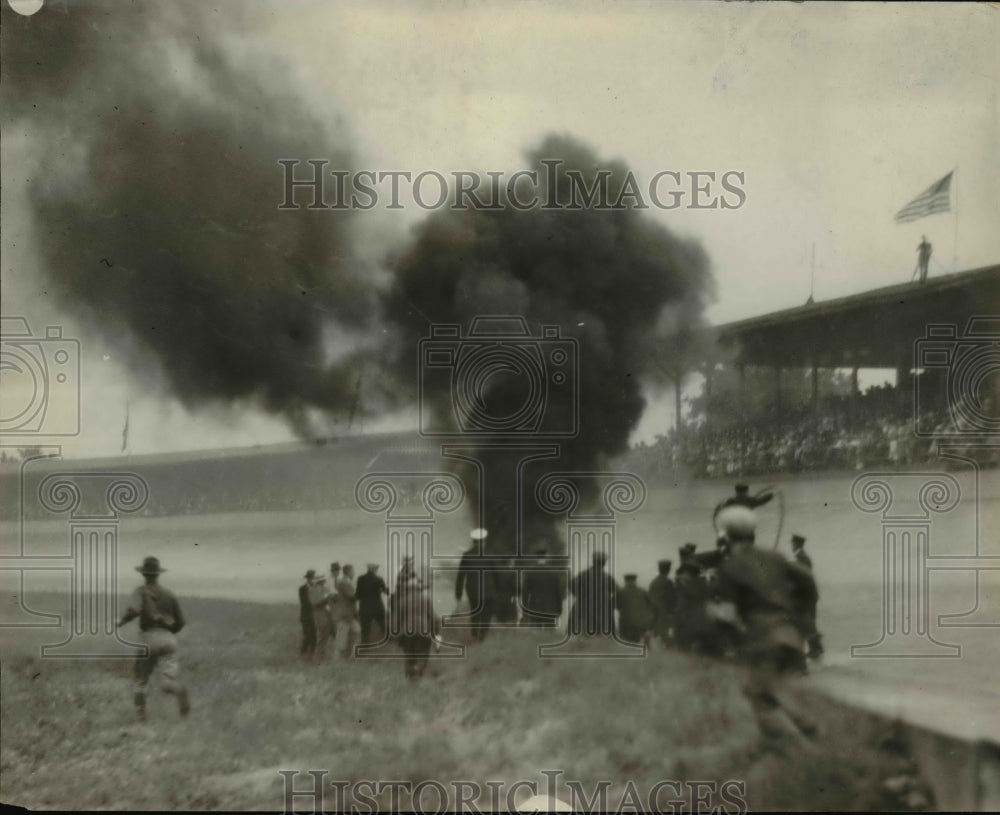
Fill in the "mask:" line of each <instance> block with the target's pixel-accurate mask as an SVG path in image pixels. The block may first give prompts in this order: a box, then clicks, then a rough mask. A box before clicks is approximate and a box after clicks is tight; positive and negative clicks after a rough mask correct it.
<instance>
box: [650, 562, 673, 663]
mask: <svg viewBox="0 0 1000 815" xmlns="http://www.w3.org/2000/svg"><path fill="white" fill-rule="evenodd" d="M672 565H673V564H672V563H671V562H670V561H669V560H661V561H660V562H659V563H658V564H657V568H658V569H659V574H657V575H656V577H654V578H653V579H652V581H650V584H649V599H650V600H652V601H653V607H654V608H655V609H656V622H655V623H654V624H653V633H654V634H656V636H658V637H659V638H660V641H661V642H662V643H663V644H664V645H667V644H669V643H670V641H671V639H672V637H673V628H674V615H675V614H676V611H677V587H676V586H675V585H674V581H673V580H671V579H670V568H671V566H672Z"/></svg>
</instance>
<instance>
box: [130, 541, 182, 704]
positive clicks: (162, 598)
mask: <svg viewBox="0 0 1000 815" xmlns="http://www.w3.org/2000/svg"><path fill="white" fill-rule="evenodd" d="M135 570H136V571H137V572H140V573H141V574H142V576H143V578H144V580H145V583H144V584H143V585H141V586H139V587H138V588H137V589H136V590H135V591H134V592H132V597H131V598H130V600H129V605H128V609H127V610H126V611H125V614H124V615H123V616H122V618H121V620H119V621H118V627H119V628H120V627H121V626H123V625H126V624H127V623H129V622H130V621H132V620H134V619H135V618H136V617H138V618H139V630H140V631H142V641H143V642H144V643H145V644H146V648H147V654H146V656H145V657H143V658H140V659H137V660H136V661H135V692H134V694H133V697H132V698H133V701H134V702H135V709H136V714H137V715H138V717H139V719H140V721H145V720H146V689H147V688H148V686H149V678H150V677H151V676H152V675H153V671H154V670H155V669H156V666H157V664H159V665H160V667H161V668H162V669H163V686H162V687H163V692H164V693H169V694H173V695H174V696H176V697H177V706H178V709H179V710H180V714H181V716H187V715H188V713H189V712H190V710H191V703H190V701H189V699H188V692H187V688H185V687H184V685H182V684H181V683H180V681H179V680H178V677H179V675H180V670H181V664H180V660H178V658H177V637H176V634H177V633H178V632H179V631H180V630H181V629H182V628H184V622H185V621H184V615H183V614H182V613H181V606H180V603H178V602H177V598H176V597H175V596H174V594H173V592H172V591H170V590H169V589H166V588H164V587H163V586H161V585H160V584H159V578H160V575H161V574H163V573H164V572H165V571H166V569H161V568H160V561H159V560H158V559H157V558H155V557H147V558H146V559H145V560H143V562H142V565H141V566H136V567H135Z"/></svg>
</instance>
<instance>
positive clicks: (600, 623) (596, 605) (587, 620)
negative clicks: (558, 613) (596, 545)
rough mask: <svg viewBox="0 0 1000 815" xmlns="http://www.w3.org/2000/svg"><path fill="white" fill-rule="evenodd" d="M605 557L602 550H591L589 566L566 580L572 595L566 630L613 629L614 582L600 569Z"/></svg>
mask: <svg viewBox="0 0 1000 815" xmlns="http://www.w3.org/2000/svg"><path fill="white" fill-rule="evenodd" d="M607 559H608V556H607V555H606V554H605V553H604V552H600V551H598V552H594V555H593V563H592V565H591V566H590V568H588V569H584V570H583V571H582V572H580V573H579V574H577V575H575V576H574V577H573V579H572V580H571V581H570V586H569V590H570V591H571V592H572V593H573V596H574V597H575V598H576V602H574V603H573V609H572V611H571V612H570V618H569V620H570V632H571V633H573V634H609V635H614V633H615V606H616V600H617V594H618V585H617V584H616V583H615V579H614V578H613V577H612V576H611V575H609V574H608V573H607V572H606V571H604V565H605V563H607Z"/></svg>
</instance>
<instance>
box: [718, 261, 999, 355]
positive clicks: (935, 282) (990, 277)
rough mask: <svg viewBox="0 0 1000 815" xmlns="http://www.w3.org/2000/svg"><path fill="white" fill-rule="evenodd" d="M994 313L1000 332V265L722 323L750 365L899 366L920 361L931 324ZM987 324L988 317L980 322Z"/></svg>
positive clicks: (723, 340)
mask: <svg viewBox="0 0 1000 815" xmlns="http://www.w3.org/2000/svg"><path fill="white" fill-rule="evenodd" d="M979 315H984V316H991V317H992V318H993V319H992V326H991V327H992V330H993V331H994V332H997V331H1000V318H998V316H997V315H1000V265H995V266H986V267H983V268H980V269H972V270H969V271H964V272H958V273H955V274H950V275H942V276H940V277H931V278H928V279H927V280H926V281H925V282H923V283H920V282H912V283H901V284H899V285H895V286H885V287H883V288H881V289H873V290H872V291H867V292H862V293H860V294H852V295H850V296H848V297H840V298H837V299H834V300H824V301H822V302H818V303H807V304H806V305H804V306H799V307H797V308H790V309H785V310H783V311H775V312H773V313H771V314H764V315H761V316H759V317H751V318H750V319H746V320H738V321H736V322H732V323H726V324H725V325H721V326H718V327H717V328H716V332H717V335H718V342H719V344H720V345H721V346H722V347H723V348H726V349H732V350H733V351H735V353H736V360H735V362H736V363H737V364H738V363H744V364H747V365H769V366H781V367H809V366H811V365H812V364H813V363H815V364H817V365H818V366H819V367H824V368H851V367H854V366H857V367H859V368H895V367H897V366H898V365H901V364H904V363H912V360H913V358H914V356H913V355H914V343H915V342H916V341H917V340H919V339H922V338H925V337H926V336H927V328H928V326H931V325H942V324H950V325H954V326H956V334H957V336H958V337H961V336H962V335H963V334H964V333H965V330H966V326H967V323H968V321H969V319H970V318H972V317H975V316H979ZM978 325H979V327H980V329H981V328H982V322H981V321H980V322H979V323H978Z"/></svg>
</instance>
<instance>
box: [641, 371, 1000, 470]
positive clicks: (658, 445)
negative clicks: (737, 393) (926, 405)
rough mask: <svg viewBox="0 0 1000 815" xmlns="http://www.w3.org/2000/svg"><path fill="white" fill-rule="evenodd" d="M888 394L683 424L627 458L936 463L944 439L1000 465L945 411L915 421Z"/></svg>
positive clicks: (686, 464)
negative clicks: (759, 415)
mask: <svg viewBox="0 0 1000 815" xmlns="http://www.w3.org/2000/svg"><path fill="white" fill-rule="evenodd" d="M894 395H895V392H894V389H892V388H890V387H889V386H884V387H882V388H873V389H870V390H869V391H868V392H867V393H866V394H865V397H864V398H861V399H858V400H855V402H854V403H853V404H850V405H849V406H848V404H847V403H846V402H841V403H837V402H836V401H831V403H829V404H828V405H827V406H826V408H825V409H824V410H822V411H821V412H819V413H817V412H815V411H813V410H811V409H806V410H803V411H800V412H798V413H797V414H795V415H793V416H785V417H783V418H781V419H778V418H774V417H771V418H766V419H761V418H756V419H754V420H752V421H745V422H732V423H729V424H727V425H725V426H719V425H716V424H713V423H709V422H705V421H701V422H698V423H689V424H687V425H686V426H685V428H684V430H683V432H682V433H681V434H678V433H677V431H676V430H671V431H670V432H669V433H667V434H666V435H661V436H659V437H658V438H657V440H656V442H655V443H653V444H640V445H638V446H636V447H634V448H633V449H632V450H631V451H630V454H629V457H628V459H627V462H626V463H627V466H628V467H629V468H630V469H631V470H632V471H634V472H636V473H638V474H640V475H643V476H646V477H656V476H672V475H677V474H680V473H685V474H687V475H689V476H694V477H696V478H701V477H709V478H713V477H731V476H736V475H739V476H743V475H759V474H766V473H794V472H805V471H810V470H862V469H865V468H870V467H890V468H893V467H910V466H915V465H920V464H924V463H929V462H935V461H937V460H938V459H939V448H940V446H941V445H943V444H947V445H948V446H949V448H950V449H951V450H953V451H955V452H959V453H965V454H967V455H971V456H972V457H974V458H975V459H976V460H977V461H979V463H980V464H984V465H986V466H996V465H997V464H1000V457H998V453H997V451H996V449H989V448H983V447H977V445H978V444H979V443H980V442H982V441H985V440H986V437H985V436H983V437H982V438H980V437H979V436H977V435H976V434H970V433H969V432H968V430H967V429H966V430H964V431H963V433H962V434H961V435H962V438H961V440H960V441H959V440H955V439H953V438H952V437H953V436H954V434H955V430H954V423H953V419H954V417H953V414H952V413H951V412H949V411H947V410H945V409H941V410H936V411H924V412H922V413H921V414H920V416H919V419H915V417H914V415H913V413H912V408H910V407H909V406H908V405H905V404H904V405H900V403H899V401H898V400H896V399H894V398H892V397H894ZM918 429H919V431H920V432H919V433H918V432H917V430H918ZM980 435H982V434H980Z"/></svg>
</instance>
